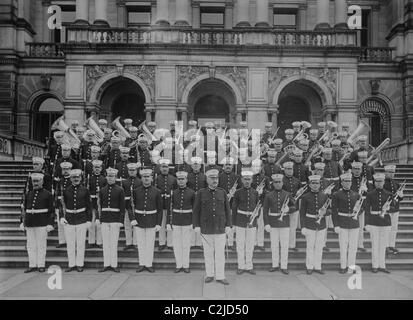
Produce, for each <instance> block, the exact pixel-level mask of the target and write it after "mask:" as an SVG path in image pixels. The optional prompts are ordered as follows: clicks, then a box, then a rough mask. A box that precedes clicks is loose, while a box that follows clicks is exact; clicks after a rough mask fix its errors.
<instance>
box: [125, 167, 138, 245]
mask: <svg viewBox="0 0 413 320" xmlns="http://www.w3.org/2000/svg"><path fill="white" fill-rule="evenodd" d="M127 166H128V179H127V180H125V181H123V184H122V186H123V190H124V191H125V207H126V210H127V212H128V214H126V215H125V221H124V225H125V238H126V247H125V248H124V249H123V250H125V251H127V250H135V249H137V247H136V246H137V244H138V242H137V237H136V230H135V228H133V227H132V225H131V221H130V220H129V216H130V215H133V210H132V198H131V197H132V196H133V195H132V193H133V190H135V189H136V188H137V187H139V186H141V185H142V181H141V179H139V178H138V168H139V165H138V164H137V163H134V162H132V163H128V165H127Z"/></svg>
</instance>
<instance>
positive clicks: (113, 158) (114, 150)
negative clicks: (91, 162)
mask: <svg viewBox="0 0 413 320" xmlns="http://www.w3.org/2000/svg"><path fill="white" fill-rule="evenodd" d="M120 143H121V140H120V138H118V137H111V138H110V146H109V147H108V148H107V150H106V152H107V153H106V155H105V159H106V162H105V167H106V168H114V167H116V166H117V164H118V163H119V162H120V161H121V157H120V150H119V147H120Z"/></svg>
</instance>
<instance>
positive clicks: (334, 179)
mask: <svg viewBox="0 0 413 320" xmlns="http://www.w3.org/2000/svg"><path fill="white" fill-rule="evenodd" d="M326 180H329V181H331V180H333V181H338V180H340V178H339V177H335V178H326Z"/></svg>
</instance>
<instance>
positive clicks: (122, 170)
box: [115, 160, 130, 185]
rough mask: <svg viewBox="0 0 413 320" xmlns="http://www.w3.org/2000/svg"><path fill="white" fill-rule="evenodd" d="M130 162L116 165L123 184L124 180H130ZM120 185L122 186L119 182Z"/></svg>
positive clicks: (121, 162) (120, 162) (123, 161)
mask: <svg viewBox="0 0 413 320" xmlns="http://www.w3.org/2000/svg"><path fill="white" fill-rule="evenodd" d="M129 163H130V162H129V160H126V161H125V160H121V161H119V162H118V163H117V164H116V168H115V169H116V170H118V179H122V183H123V180H126V179H128V177H129V174H128V167H127V165H128V164H129ZM118 185H121V183H120V182H119V183H118Z"/></svg>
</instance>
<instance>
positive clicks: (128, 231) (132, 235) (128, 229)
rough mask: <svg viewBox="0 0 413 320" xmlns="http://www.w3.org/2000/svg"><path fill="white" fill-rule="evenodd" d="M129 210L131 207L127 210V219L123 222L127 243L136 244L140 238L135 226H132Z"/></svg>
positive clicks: (128, 244)
mask: <svg viewBox="0 0 413 320" xmlns="http://www.w3.org/2000/svg"><path fill="white" fill-rule="evenodd" d="M129 212H130V209H128V210H127V212H126V214H125V221H124V223H123V225H124V226H125V238H126V245H127V246H130V245H132V244H133V245H134V246H136V244H137V241H138V240H137V238H136V231H135V229H134V228H132V225H131V224H130V220H129V215H128V213H129Z"/></svg>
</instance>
